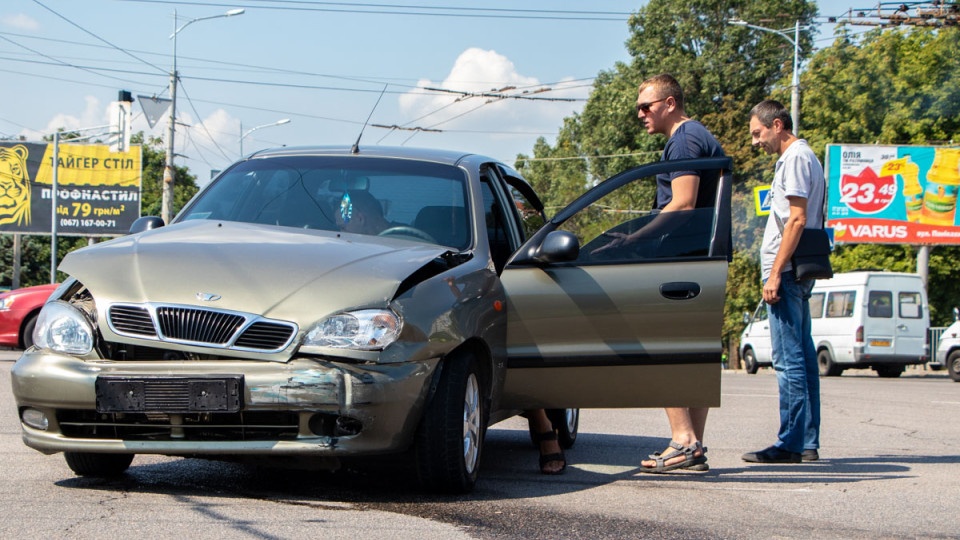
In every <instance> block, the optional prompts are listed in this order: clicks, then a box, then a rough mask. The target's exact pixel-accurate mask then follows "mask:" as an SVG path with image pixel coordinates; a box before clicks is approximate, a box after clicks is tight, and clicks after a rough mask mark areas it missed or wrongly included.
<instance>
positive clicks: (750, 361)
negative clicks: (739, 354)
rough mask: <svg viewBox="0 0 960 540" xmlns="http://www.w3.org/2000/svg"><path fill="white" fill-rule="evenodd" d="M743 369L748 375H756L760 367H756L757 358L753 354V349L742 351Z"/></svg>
mask: <svg viewBox="0 0 960 540" xmlns="http://www.w3.org/2000/svg"><path fill="white" fill-rule="evenodd" d="M743 369H744V370H746V372H747V373H749V374H750V375H756V373H757V370H759V369H760V366H758V365H757V357H756V355H755V354H754V353H753V349H747V350H745V351H743Z"/></svg>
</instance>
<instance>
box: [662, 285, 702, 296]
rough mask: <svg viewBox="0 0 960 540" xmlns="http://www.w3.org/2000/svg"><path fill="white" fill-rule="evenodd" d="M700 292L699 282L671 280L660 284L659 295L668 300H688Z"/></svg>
mask: <svg viewBox="0 0 960 540" xmlns="http://www.w3.org/2000/svg"><path fill="white" fill-rule="evenodd" d="M699 294H700V284H698V283H694V282H692V281H671V282H669V283H664V284H662V285H660V295H661V296H663V297H664V298H667V299H669V300H690V299H691V298H696V297H697V296H698V295H699Z"/></svg>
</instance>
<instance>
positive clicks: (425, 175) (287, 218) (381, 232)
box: [179, 156, 470, 249]
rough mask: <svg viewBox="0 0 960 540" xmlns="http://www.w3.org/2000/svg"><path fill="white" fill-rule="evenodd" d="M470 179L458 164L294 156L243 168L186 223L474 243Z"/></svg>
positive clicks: (208, 193) (194, 207) (196, 206)
mask: <svg viewBox="0 0 960 540" xmlns="http://www.w3.org/2000/svg"><path fill="white" fill-rule="evenodd" d="M465 193H466V177H465V173H464V171H463V170H461V169H460V168H458V167H455V166H451V165H442V164H438V163H430V162H423V161H414V160H405V159H388V158H367V157H358V156H294V157H290V156H286V157H275V158H266V159H253V160H249V161H245V162H242V163H239V164H237V165H236V166H235V167H233V168H232V169H230V170H229V171H227V172H226V173H225V174H224V175H222V176H221V177H220V178H218V179H217V180H216V182H215V183H214V184H213V185H211V186H210V187H209V188H208V189H206V190H205V191H203V192H202V193H201V194H200V195H199V196H198V197H197V199H196V200H195V201H193V202H192V203H191V204H190V206H189V207H188V208H187V209H186V211H185V212H184V214H183V216H181V218H180V220H179V221H187V220H194V219H213V220H223V221H238V222H243V223H258V224H264V225H275V226H280V227H296V228H302V229H316V230H326V231H341V232H345V233H353V234H362V235H371V236H374V235H376V236H395V237H398V238H404V239H407V240H413V241H417V242H427V243H431V244H438V245H443V246H449V247H454V248H458V249H463V248H466V247H467V246H468V245H469V243H470V234H469V227H468V226H467V224H468V223H469V222H468V215H467V210H466V204H465V199H466V196H465Z"/></svg>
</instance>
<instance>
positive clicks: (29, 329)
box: [20, 313, 38, 350]
mask: <svg viewBox="0 0 960 540" xmlns="http://www.w3.org/2000/svg"><path fill="white" fill-rule="evenodd" d="M37 315H38V313H33V314H31V315H29V316H27V321H26V322H25V323H23V331H22V332H20V344H21V345H23V349H24V350H26V349H29V348H30V347H33V329H34V328H36V327H37Z"/></svg>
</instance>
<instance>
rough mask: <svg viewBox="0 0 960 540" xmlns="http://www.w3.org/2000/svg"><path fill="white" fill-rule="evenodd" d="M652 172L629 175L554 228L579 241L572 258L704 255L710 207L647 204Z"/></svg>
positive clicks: (652, 258) (581, 261) (656, 258)
mask: <svg viewBox="0 0 960 540" xmlns="http://www.w3.org/2000/svg"><path fill="white" fill-rule="evenodd" d="M655 196H656V178H655V177H653V176H651V177H647V178H642V179H639V180H636V181H634V182H633V183H631V184H630V185H627V186H624V187H622V188H620V189H618V190H616V191H614V192H612V193H610V194H608V195H607V196H605V197H602V198H600V199H598V200H596V201H595V202H593V203H592V204H590V205H589V206H587V207H586V208H584V209H582V210H580V211H579V212H578V213H577V214H576V215H574V216H573V217H571V218H570V219H568V220H567V221H566V222H564V223H563V224H562V225H561V226H560V227H559V229H560V230H565V231H568V232H571V233H573V234H574V235H575V236H576V237H577V239H578V240H579V241H580V246H581V248H580V255H579V257H578V259H577V261H576V262H577V264H591V263H643V262H657V261H663V260H667V259H695V258H703V257H707V256H708V255H709V251H710V241H711V236H712V232H713V230H712V229H713V224H714V214H715V209H714V208H713V207H708V208H696V209H694V210H685V211H677V212H663V213H662V212H658V211H656V210H652V208H653V200H654V197H655Z"/></svg>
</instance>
